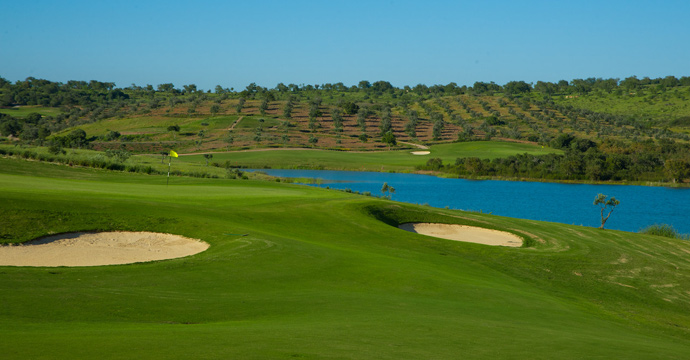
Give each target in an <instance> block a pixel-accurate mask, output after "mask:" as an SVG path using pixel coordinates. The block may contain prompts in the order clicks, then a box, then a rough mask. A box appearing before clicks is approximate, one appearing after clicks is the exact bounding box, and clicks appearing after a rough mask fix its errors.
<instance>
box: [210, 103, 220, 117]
mask: <svg viewBox="0 0 690 360" xmlns="http://www.w3.org/2000/svg"><path fill="white" fill-rule="evenodd" d="M210 110H211V115H212V116H216V114H218V112H220V105H218V104H213V105H211V109H210Z"/></svg>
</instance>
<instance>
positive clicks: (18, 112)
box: [0, 105, 62, 119]
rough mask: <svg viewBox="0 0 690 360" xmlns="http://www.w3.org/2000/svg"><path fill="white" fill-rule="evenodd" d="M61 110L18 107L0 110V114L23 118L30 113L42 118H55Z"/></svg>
mask: <svg viewBox="0 0 690 360" xmlns="http://www.w3.org/2000/svg"><path fill="white" fill-rule="evenodd" d="M61 112H62V110H60V109H59V108H52V107H43V106H28V105H27V106H19V107H13V108H9V109H0V113H4V114H8V115H12V116H13V117H16V118H20V119H21V118H25V117H26V116H27V115H29V114H31V113H39V114H41V115H43V116H55V115H57V114H59V113H61Z"/></svg>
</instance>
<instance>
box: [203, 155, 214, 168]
mask: <svg viewBox="0 0 690 360" xmlns="http://www.w3.org/2000/svg"><path fill="white" fill-rule="evenodd" d="M204 159H206V166H208V161H209V160H211V159H213V154H204Z"/></svg>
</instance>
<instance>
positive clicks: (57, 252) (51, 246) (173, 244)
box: [0, 232, 209, 266]
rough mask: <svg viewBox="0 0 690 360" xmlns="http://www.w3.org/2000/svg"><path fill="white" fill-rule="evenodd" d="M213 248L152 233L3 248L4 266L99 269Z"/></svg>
mask: <svg viewBox="0 0 690 360" xmlns="http://www.w3.org/2000/svg"><path fill="white" fill-rule="evenodd" d="M208 247H209V244H207V243H205V242H203V241H200V240H195V239H190V238H186V237H183V236H179V235H171V234H160V233H152V232H100V233H83V232H82V233H70V234H60V235H54V236H49V237H44V238H41V239H38V240H34V241H30V242H27V243H25V244H21V245H14V246H9V245H6V246H0V266H3V265H4V266H7V265H9V266H98V265H116V264H131V263H136V262H143V261H153V260H165V259H174V258H180V257H184V256H189V255H193V254H197V253H200V252H202V251H204V250H206V249H208Z"/></svg>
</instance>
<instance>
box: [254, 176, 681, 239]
mask: <svg viewBox="0 0 690 360" xmlns="http://www.w3.org/2000/svg"><path fill="white" fill-rule="evenodd" d="M260 171H263V172H266V173H268V174H269V175H273V176H281V177H304V178H315V179H321V180H322V181H321V183H320V184H318V185H314V186H320V187H326V186H328V187H330V188H334V189H352V190H353V191H359V192H364V191H369V192H371V193H372V194H373V195H377V196H378V195H381V194H382V193H381V186H382V185H383V183H384V182H386V183H388V185H390V186H393V187H394V188H395V193H394V194H393V196H392V199H393V200H396V201H401V202H407V203H413V204H428V205H431V206H434V207H439V208H445V207H448V208H450V209H460V210H472V211H482V212H485V213H492V214H494V215H501V216H508V217H514V218H521V219H531V220H543V221H552V222H559V223H564V224H574V225H584V226H591V227H599V225H600V224H601V217H600V212H599V207H598V206H595V205H594V204H593V202H594V198H595V196H596V195H597V194H599V193H602V194H605V195H608V196H614V197H616V199H618V200H619V201H620V205H618V206H617V207H616V209H615V210H614V212H613V214H612V215H611V217H610V218H609V220H608V221H607V222H606V228H607V229H616V230H624V231H632V232H636V231H639V230H640V229H642V228H644V227H646V226H649V225H653V224H669V225H672V226H673V227H674V228H675V229H676V230H677V231H678V232H680V233H683V234H690V211H689V210H690V189H688V188H682V189H679V188H665V187H647V186H632V185H588V184H556V183H540V182H519V181H496V180H480V181H478V180H464V179H445V178H438V177H435V176H428V175H418V174H396V173H376V172H354V171H329V170H281V169H265V170H260Z"/></svg>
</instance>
